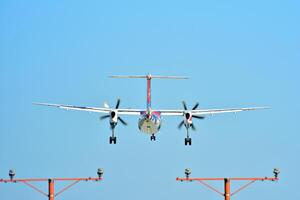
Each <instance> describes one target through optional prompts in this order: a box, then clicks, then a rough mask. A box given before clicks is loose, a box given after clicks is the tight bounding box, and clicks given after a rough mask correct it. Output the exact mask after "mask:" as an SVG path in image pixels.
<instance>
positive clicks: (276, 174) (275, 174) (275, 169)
mask: <svg viewBox="0 0 300 200" xmlns="http://www.w3.org/2000/svg"><path fill="white" fill-rule="evenodd" d="M273 173H274V177H275V178H278V175H279V174H280V170H279V169H278V168H274V170H273Z"/></svg>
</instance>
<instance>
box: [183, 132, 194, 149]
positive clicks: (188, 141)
mask: <svg viewBox="0 0 300 200" xmlns="http://www.w3.org/2000/svg"><path fill="white" fill-rule="evenodd" d="M184 145H185V146H186V145H190V146H191V145H192V138H190V135H189V129H188V128H187V129H186V138H184Z"/></svg>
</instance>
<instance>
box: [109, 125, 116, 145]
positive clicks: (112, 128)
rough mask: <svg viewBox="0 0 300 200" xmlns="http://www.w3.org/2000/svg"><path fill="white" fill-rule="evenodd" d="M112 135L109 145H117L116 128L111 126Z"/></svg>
mask: <svg viewBox="0 0 300 200" xmlns="http://www.w3.org/2000/svg"><path fill="white" fill-rule="evenodd" d="M111 130H112V135H111V136H110V137H109V144H116V143H117V137H116V136H115V126H111Z"/></svg>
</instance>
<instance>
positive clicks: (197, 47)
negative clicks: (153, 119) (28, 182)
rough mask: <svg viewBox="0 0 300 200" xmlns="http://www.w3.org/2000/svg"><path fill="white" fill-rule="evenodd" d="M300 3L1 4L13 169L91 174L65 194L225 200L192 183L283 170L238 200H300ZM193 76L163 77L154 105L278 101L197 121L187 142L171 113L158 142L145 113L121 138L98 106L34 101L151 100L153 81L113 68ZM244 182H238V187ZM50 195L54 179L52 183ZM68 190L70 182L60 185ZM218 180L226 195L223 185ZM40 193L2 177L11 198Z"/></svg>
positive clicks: (0, 84) (6, 131) (7, 152)
mask: <svg viewBox="0 0 300 200" xmlns="http://www.w3.org/2000/svg"><path fill="white" fill-rule="evenodd" d="M299 6H300V4H299V2H298V1H247V2H245V1H226V2H224V1H209V2H207V1H189V0H188V1H110V2H106V1H81V2H80V1H47V2H45V1H43V2H42V1H31V0H29V1H14V0H12V1H6V0H2V1H0V27H1V28H0V91H1V100H0V102H1V105H2V108H1V115H0V121H1V126H0V141H1V145H0V177H1V178H7V173H8V170H9V169H11V168H13V169H15V170H16V173H17V175H16V176H17V177H18V178H28V177H32V178H34V177H36V178H38V177H44V178H48V177H82V176H83V177H85V176H94V175H96V170H97V168H99V167H102V168H104V170H105V175H104V179H105V180H104V181H103V182H102V183H81V184H80V185H77V186H75V187H74V188H73V189H72V190H70V191H67V192H65V193H64V194H62V195H63V196H61V197H58V198H62V199H83V198H85V199H100V198H102V199H121V198H122V199H132V200H135V199H141V198H142V199H145V200H147V199H149V200H150V199H163V198H164V199H166V198H167V199H170V198H172V199H182V198H191V199H196V198H203V199H204V198H206V199H221V198H222V197H220V196H218V195H216V194H213V193H212V192H211V191H208V190H206V189H205V188H203V187H202V186H201V185H199V184H197V183H179V182H176V181H175V178H176V177H177V176H183V172H184V169H185V168H186V167H189V168H191V169H192V171H193V173H192V176H193V177H239V176H241V177H248V176H272V170H273V168H274V167H279V168H280V169H281V171H282V174H281V180H280V182H278V183H267V182H263V183H261V182H258V183H255V184H254V185H252V186H251V187H250V188H249V189H248V190H245V191H243V192H241V193H240V194H238V195H237V196H236V197H233V198H234V199H244V200H247V199H253V198H257V199H275V200H276V199H283V198H284V199H299V198H300V196H299V193H297V189H298V187H299V184H298V180H297V179H299V178H300V175H299V173H298V169H299V167H300V159H299V155H298V154H299V152H300V146H299V139H300V136H299V131H300V128H299V117H298V113H299V111H300V106H299V102H300V95H299V84H300V81H299V74H300V73H299V72H300V70H299V65H300V60H299V55H300V27H299V20H300V14H299ZM147 73H151V74H154V75H185V76H188V77H189V78H190V79H188V80H154V81H153V84H152V95H153V96H152V101H153V102H152V107H153V108H157V109H159V108H160V109H178V108H181V106H182V105H181V101H182V100H185V101H186V102H187V103H188V105H189V106H190V107H191V106H193V105H194V104H195V103H196V102H197V101H198V102H199V103H200V107H201V108H223V107H245V106H271V107H272V109H270V110H264V111H255V112H244V113H239V114H237V115H234V114H223V115H218V116H213V117H208V118H207V119H205V120H203V121H195V125H196V127H197V131H196V132H194V133H192V138H193V145H192V146H191V147H186V146H184V137H185V131H184V130H178V129H177V125H178V123H179V122H180V120H181V118H176V117H169V118H168V117H165V118H164V119H163V126H162V129H161V131H160V133H159V134H158V135H157V141H156V142H150V138H149V137H148V136H147V135H144V134H141V133H140V132H139V130H138V128H137V120H138V119H137V118H136V117H130V116H129V117H124V119H126V121H128V123H129V126H127V127H122V125H121V124H120V125H118V127H117V128H116V133H117V137H118V144H117V145H109V144H108V138H109V136H110V130H109V125H108V122H105V121H104V122H99V119H98V118H99V115H98V114H90V113H85V112H76V111H64V110H59V109H55V108H45V107H37V106H33V105H32V104H31V103H32V102H35V101H40V102H49V103H63V104H74V105H86V106H102V104H103V102H104V101H108V102H109V103H110V104H111V105H113V104H114V103H115V102H116V99H117V98H121V100H122V102H121V106H122V107H125V108H127V107H134V108H143V107H145V106H146V82H145V81H144V80H125V79H122V80H115V79H109V78H107V76H109V75H114V74H124V75H127V74H132V75H135V74H147ZM240 184H241V183H233V184H232V185H233V186H232V187H233V188H232V189H234V188H236V187H237V186H239V185H240ZM39 186H40V187H41V188H43V189H44V190H45V191H46V185H39ZM62 186H63V185H61V184H57V190H59V188H61V187H62ZM216 186H217V187H218V186H219V187H220V189H221V190H222V185H216ZM20 198H23V199H32V200H35V199H41V198H43V197H42V196H40V194H38V193H36V192H34V191H32V190H30V189H29V188H27V187H25V186H24V185H21V184H18V185H15V184H1V185H0V199H1V200H11V199H20Z"/></svg>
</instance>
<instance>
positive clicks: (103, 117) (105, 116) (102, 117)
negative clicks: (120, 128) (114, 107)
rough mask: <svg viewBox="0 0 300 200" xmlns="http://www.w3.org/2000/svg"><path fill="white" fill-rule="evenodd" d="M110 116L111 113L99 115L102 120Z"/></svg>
mask: <svg viewBox="0 0 300 200" xmlns="http://www.w3.org/2000/svg"><path fill="white" fill-rule="evenodd" d="M109 117H110V116H109V115H103V116H101V117H99V119H100V120H103V119H106V118H109Z"/></svg>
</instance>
